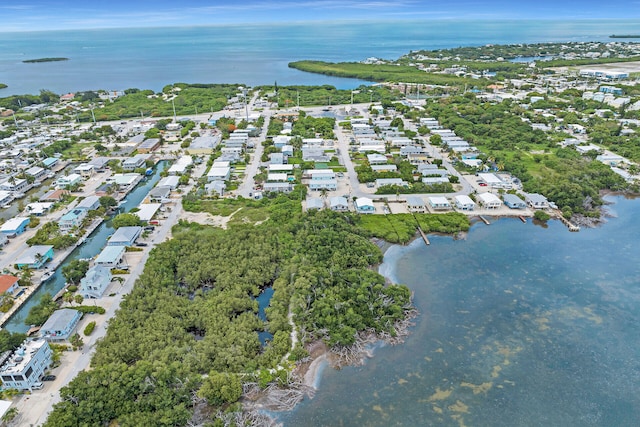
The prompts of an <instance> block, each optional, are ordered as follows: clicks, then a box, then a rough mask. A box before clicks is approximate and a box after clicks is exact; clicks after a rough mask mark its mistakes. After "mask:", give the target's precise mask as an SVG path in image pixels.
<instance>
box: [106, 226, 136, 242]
mask: <svg viewBox="0 0 640 427" xmlns="http://www.w3.org/2000/svg"><path fill="white" fill-rule="evenodd" d="M141 233H142V227H139V226H130V227H120V228H118V229H117V230H116V232H115V233H113V235H112V236H111V237H110V238H109V240H108V241H107V246H133V244H134V243H135V241H136V239H137V238H138V237H139V236H140V234H141Z"/></svg>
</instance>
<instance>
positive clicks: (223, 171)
mask: <svg viewBox="0 0 640 427" xmlns="http://www.w3.org/2000/svg"><path fill="white" fill-rule="evenodd" d="M230 172H231V168H229V167H226V168H211V169H210V170H209V173H208V174H207V176H227V175H228V174H229V173H230Z"/></svg>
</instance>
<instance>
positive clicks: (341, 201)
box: [329, 196, 349, 207]
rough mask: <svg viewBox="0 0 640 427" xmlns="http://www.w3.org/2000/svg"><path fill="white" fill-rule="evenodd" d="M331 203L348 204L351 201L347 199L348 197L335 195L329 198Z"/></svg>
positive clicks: (335, 204) (332, 204) (333, 204)
mask: <svg viewBox="0 0 640 427" xmlns="http://www.w3.org/2000/svg"><path fill="white" fill-rule="evenodd" d="M329 204H330V206H331V207H334V206H348V205H349V202H348V201H347V198H346V197H342V196H334V197H332V198H330V199H329Z"/></svg>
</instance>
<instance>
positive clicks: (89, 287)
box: [80, 265, 113, 298]
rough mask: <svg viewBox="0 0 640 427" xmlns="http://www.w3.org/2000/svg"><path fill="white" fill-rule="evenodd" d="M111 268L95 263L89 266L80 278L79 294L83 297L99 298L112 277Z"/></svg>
mask: <svg viewBox="0 0 640 427" xmlns="http://www.w3.org/2000/svg"><path fill="white" fill-rule="evenodd" d="M112 277H113V276H112V275H111V269H109V268H107V267H104V266H101V265H96V266H93V267H91V268H90V269H89V270H88V271H87V274H86V275H85V276H84V277H83V278H82V280H80V294H81V295H82V296H83V297H84V298H100V297H102V295H104V292H105V291H106V290H107V287H108V286H109V284H110V283H111V279H112Z"/></svg>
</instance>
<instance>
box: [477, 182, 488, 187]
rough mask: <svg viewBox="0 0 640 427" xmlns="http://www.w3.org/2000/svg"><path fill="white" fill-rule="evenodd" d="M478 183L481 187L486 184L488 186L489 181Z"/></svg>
mask: <svg viewBox="0 0 640 427" xmlns="http://www.w3.org/2000/svg"><path fill="white" fill-rule="evenodd" d="M478 185H479V186H480V187H486V186H487V183H486V182H480V183H478Z"/></svg>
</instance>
